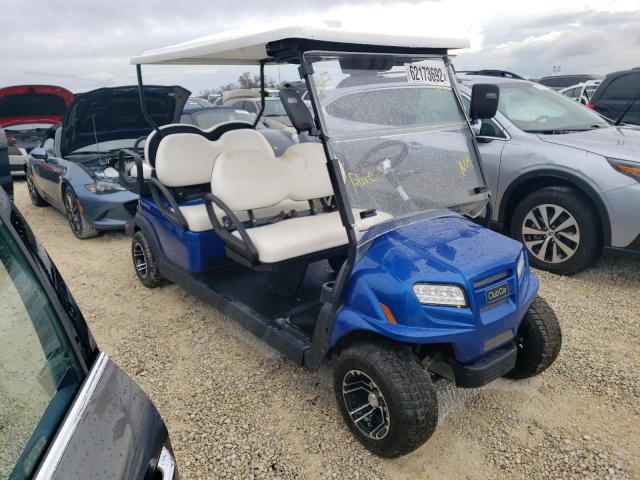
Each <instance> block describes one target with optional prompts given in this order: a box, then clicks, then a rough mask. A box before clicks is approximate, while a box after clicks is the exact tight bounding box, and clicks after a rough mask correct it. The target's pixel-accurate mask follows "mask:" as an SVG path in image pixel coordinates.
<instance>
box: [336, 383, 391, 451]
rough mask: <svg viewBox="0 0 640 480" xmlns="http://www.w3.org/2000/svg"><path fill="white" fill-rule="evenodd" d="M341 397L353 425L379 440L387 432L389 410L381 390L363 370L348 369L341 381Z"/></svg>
mask: <svg viewBox="0 0 640 480" xmlns="http://www.w3.org/2000/svg"><path fill="white" fill-rule="evenodd" d="M342 399H343V401H344V406H345V407H346V410H347V413H348V415H349V417H350V418H351V421H352V422H353V425H355V427H356V428H357V429H358V430H359V431H360V432H361V433H362V434H364V435H366V436H367V437H369V438H371V439H374V440H380V439H382V438H384V437H385V436H386V435H387V433H388V432H389V426H390V421H389V411H388V408H387V404H386V401H385V399H384V396H383V395H382V392H381V391H380V389H379V388H378V386H377V385H376V383H375V382H374V381H373V380H372V379H371V378H370V377H369V376H368V375H367V374H365V373H364V372H361V371H359V370H350V371H349V372H347V373H346V375H345V376H344V378H343V381H342Z"/></svg>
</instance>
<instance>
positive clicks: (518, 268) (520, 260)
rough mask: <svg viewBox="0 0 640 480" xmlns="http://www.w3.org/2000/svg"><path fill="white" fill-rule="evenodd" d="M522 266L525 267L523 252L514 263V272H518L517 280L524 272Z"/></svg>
mask: <svg viewBox="0 0 640 480" xmlns="http://www.w3.org/2000/svg"><path fill="white" fill-rule="evenodd" d="M524 267H525V261H524V252H521V253H520V257H519V258H518V264H517V265H516V272H517V273H518V280H519V279H521V278H522V275H523V274H524Z"/></svg>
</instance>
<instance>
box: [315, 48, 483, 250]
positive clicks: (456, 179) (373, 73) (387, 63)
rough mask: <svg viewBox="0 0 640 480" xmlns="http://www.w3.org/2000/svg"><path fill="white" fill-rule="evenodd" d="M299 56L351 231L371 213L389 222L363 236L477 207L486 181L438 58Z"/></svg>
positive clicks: (469, 211)
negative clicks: (341, 185)
mask: <svg viewBox="0 0 640 480" xmlns="http://www.w3.org/2000/svg"><path fill="white" fill-rule="evenodd" d="M305 60H306V61H307V62H311V63H312V64H313V74H312V75H311V85H312V89H313V90H314V96H315V98H316V102H317V106H318V110H319V114H320V117H321V122H322V127H323V130H324V133H325V135H326V137H327V143H328V146H329V151H330V154H331V155H332V157H334V158H337V159H338V161H339V162H340V165H341V168H342V169H343V174H344V179H345V184H346V188H347V193H348V197H349V203H350V204H351V207H352V208H353V209H354V217H355V218H354V220H355V227H356V229H359V228H358V227H359V224H360V225H363V227H362V228H361V229H362V230H364V225H366V222H364V221H363V220H364V219H366V218H367V216H368V215H373V214H374V213H375V214H377V215H381V216H382V217H384V218H386V219H387V220H386V221H385V222H383V223H381V224H379V225H378V226H377V227H375V228H372V229H370V230H369V231H368V232H367V233H366V235H364V236H363V235H359V238H360V242H361V243H363V242H366V241H369V240H371V239H373V238H375V237H376V236H378V235H381V234H382V233H384V232H386V231H389V230H391V229H394V228H397V227H398V226H400V225H404V224H407V223H412V222H414V221H417V220H420V219H424V218H430V217H435V216H443V215H451V214H453V213H459V214H463V215H469V216H477V215H478V214H479V213H480V212H482V210H483V209H484V207H485V206H486V203H487V200H488V194H487V191H486V187H485V182H484V178H483V176H482V172H481V170H480V167H479V164H478V159H477V157H476V153H475V149H474V146H473V137H472V132H471V130H470V128H469V125H468V124H467V122H466V119H465V116H464V112H463V110H462V108H461V106H460V103H459V101H458V98H457V95H456V92H455V91H454V86H453V84H452V83H451V82H452V80H453V78H454V77H453V75H452V74H451V71H450V69H449V68H448V66H447V64H446V63H445V61H444V60H443V58H442V57H431V58H429V57H405V56H398V55H382V54H354V53H325V52H308V53H307V54H305ZM408 75H409V77H408ZM374 211H375V212H374Z"/></svg>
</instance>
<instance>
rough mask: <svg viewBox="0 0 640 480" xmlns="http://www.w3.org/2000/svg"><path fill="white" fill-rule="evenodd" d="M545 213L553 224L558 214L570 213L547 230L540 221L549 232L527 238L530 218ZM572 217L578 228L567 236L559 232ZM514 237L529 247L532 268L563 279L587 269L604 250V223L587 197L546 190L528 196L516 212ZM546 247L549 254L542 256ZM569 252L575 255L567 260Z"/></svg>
mask: <svg viewBox="0 0 640 480" xmlns="http://www.w3.org/2000/svg"><path fill="white" fill-rule="evenodd" d="M542 210H544V211H545V212H546V213H547V215H548V218H549V220H551V218H552V216H553V214H554V212H555V211H560V210H563V211H564V212H566V213H564V214H562V216H560V217H559V218H558V220H557V221H556V222H555V223H554V225H549V226H545V225H543V223H544V222H543V221H542V220H540V219H539V220H538V223H539V224H540V225H539V226H540V227H541V228H543V229H545V230H544V232H541V234H540V235H527V233H525V232H523V230H524V229H525V223H526V222H530V220H528V218H531V217H530V216H529V215H532V214H535V213H536V212H538V213H539V212H541V211H542ZM534 216H536V215H534ZM569 216H570V217H571V218H572V219H573V220H574V221H575V225H576V227H575V228H572V229H569V230H565V231H564V232H560V231H559V230H556V228H557V227H561V225H562V224H563V223H564V220H565V219H566V218H569ZM529 226H530V227H531V226H533V225H529ZM536 228H537V227H536ZM529 231H531V230H529ZM576 233H577V236H576ZM545 234H550V235H551V238H550V239H549V241H548V242H547V243H545V240H546V238H547V236H548V235H545ZM566 234H569V237H567V236H566ZM511 237H512V238H514V239H516V240H518V241H520V242H522V243H523V244H524V245H525V248H527V250H528V253H529V262H530V263H531V266H533V267H535V268H539V269H540V270H546V271H548V272H552V273H557V274H560V275H572V274H574V273H578V272H580V271H581V270H584V269H585V268H587V267H588V266H589V265H590V264H591V263H592V262H593V260H594V259H595V257H596V255H597V254H598V252H599V250H600V248H601V246H602V240H601V238H602V232H601V228H600V221H599V217H598V214H597V213H596V211H595V209H594V207H593V206H592V205H591V203H590V202H589V200H588V199H587V198H586V197H584V195H582V194H581V193H580V192H578V191H576V190H574V189H572V188H568V187H546V188H541V189H540V190H536V191H534V192H533V193H530V194H529V195H527V196H526V197H525V198H524V199H523V200H522V201H521V202H520V203H519V204H518V205H517V206H516V208H515V210H514V211H513V215H512V217H511ZM571 237H573V238H575V239H577V240H578V241H577V243H576V242H574V241H573V240H569V238H571ZM558 240H560V241H561V242H562V243H561V245H559V244H556V242H558ZM543 246H544V252H545V253H544V254H541V252H542V247H543ZM562 247H564V250H563V248H562ZM554 250H555V252H554ZM565 250H566V251H571V250H573V251H574V253H572V254H571V256H567V255H566V253H565ZM554 253H555V258H554ZM540 257H543V258H540ZM563 257H564V258H563Z"/></svg>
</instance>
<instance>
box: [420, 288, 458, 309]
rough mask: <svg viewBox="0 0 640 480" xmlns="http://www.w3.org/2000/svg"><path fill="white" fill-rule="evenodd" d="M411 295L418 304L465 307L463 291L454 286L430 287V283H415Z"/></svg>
mask: <svg viewBox="0 0 640 480" xmlns="http://www.w3.org/2000/svg"><path fill="white" fill-rule="evenodd" d="M413 293H415V294H416V297H418V301H419V302H420V303H424V304H428V305H446V306H451V307H466V306H467V300H466V298H465V296H464V291H463V290H462V288H460V287H456V286H455V285H432V284H430V283H416V284H415V285H414V286H413Z"/></svg>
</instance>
